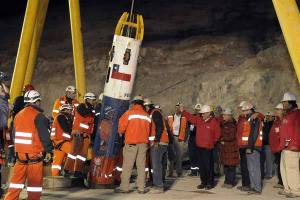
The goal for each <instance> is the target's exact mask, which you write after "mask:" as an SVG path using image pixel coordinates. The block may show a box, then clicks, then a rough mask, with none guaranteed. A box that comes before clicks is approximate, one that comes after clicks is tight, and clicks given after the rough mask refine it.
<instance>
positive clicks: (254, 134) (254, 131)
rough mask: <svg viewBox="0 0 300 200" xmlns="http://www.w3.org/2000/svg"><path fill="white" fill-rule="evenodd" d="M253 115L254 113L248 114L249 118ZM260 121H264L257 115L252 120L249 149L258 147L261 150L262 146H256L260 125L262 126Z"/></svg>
mask: <svg viewBox="0 0 300 200" xmlns="http://www.w3.org/2000/svg"><path fill="white" fill-rule="evenodd" d="M251 116H252V114H250V115H248V116H247V120H249V119H250V118H251ZM260 123H262V122H261V119H260V118H259V117H256V118H254V119H251V120H250V126H251V129H250V134H249V139H248V145H247V148H248V149H251V150H254V149H256V150H258V151H260V150H261V147H256V146H255V143H256V140H257V138H258V137H259V132H260V126H261V124H260Z"/></svg>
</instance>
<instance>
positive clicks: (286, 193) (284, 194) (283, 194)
mask: <svg viewBox="0 0 300 200" xmlns="http://www.w3.org/2000/svg"><path fill="white" fill-rule="evenodd" d="M278 194H279V195H282V196H286V195H288V194H289V193H288V192H286V191H285V190H280V191H279V192H278Z"/></svg>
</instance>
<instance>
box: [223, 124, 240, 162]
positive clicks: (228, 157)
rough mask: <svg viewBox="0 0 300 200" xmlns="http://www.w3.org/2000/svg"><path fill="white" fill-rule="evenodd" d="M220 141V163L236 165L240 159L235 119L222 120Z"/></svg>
mask: <svg viewBox="0 0 300 200" xmlns="http://www.w3.org/2000/svg"><path fill="white" fill-rule="evenodd" d="M220 141H221V147H220V152H221V163H222V164H223V165H228V166H236V165H238V164H239V163H240V159H239V147H238V142H237V124H236V121H235V120H232V121H228V122H226V121H224V122H222V124H221V137H220Z"/></svg>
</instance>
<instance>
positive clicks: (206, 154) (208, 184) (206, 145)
mask: <svg viewBox="0 0 300 200" xmlns="http://www.w3.org/2000/svg"><path fill="white" fill-rule="evenodd" d="M180 109H181V111H182V112H183V116H185V117H186V118H187V120H188V121H189V122H190V123H192V124H194V125H195V127H196V128H197V132H196V146H197V148H198V155H199V161H200V162H199V168H200V179H201V184H200V185H198V186H197V188H198V189H204V188H205V189H206V190H210V189H212V188H213V187H214V160H213V149H214V146H215V143H216V142H217V140H218V139H219V137H220V135H221V129H220V124H219V123H218V122H217V120H216V119H215V118H213V117H211V112H212V109H211V107H210V106H208V105H204V106H202V108H201V111H200V113H201V114H202V117H199V116H195V115H192V114H191V113H189V112H187V111H184V110H183V106H181V107H180Z"/></svg>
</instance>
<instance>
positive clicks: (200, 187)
mask: <svg viewBox="0 0 300 200" xmlns="http://www.w3.org/2000/svg"><path fill="white" fill-rule="evenodd" d="M205 187H206V186H205V185H204V184H202V183H201V184H200V185H198V186H197V189H199V190H202V189H204V188H205Z"/></svg>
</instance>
